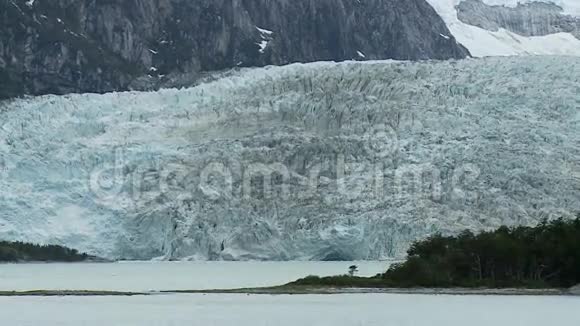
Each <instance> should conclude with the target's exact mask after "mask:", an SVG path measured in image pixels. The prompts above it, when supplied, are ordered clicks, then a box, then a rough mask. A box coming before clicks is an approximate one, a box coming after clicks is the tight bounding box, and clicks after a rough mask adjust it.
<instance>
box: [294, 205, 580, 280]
mask: <svg viewBox="0 0 580 326" xmlns="http://www.w3.org/2000/svg"><path fill="white" fill-rule="evenodd" d="M577 284H580V214H579V215H578V217H577V218H576V219H573V220H569V219H558V220H553V221H548V220H543V221H542V222H540V223H539V224H538V225H537V226H535V227H524V226H520V227H513V228H509V227H505V226H504V227H500V228H499V229H497V230H495V231H488V232H481V233H479V234H474V233H473V232H471V231H464V232H462V233H461V234H459V235H457V236H443V235H440V234H438V235H434V236H432V237H430V238H428V239H426V240H423V241H418V242H415V243H414V244H413V245H412V246H411V248H410V249H409V251H408V258H407V260H406V261H405V262H403V263H400V264H395V265H393V266H391V267H390V268H389V270H388V271H387V272H386V273H384V274H379V275H377V276H375V277H371V278H361V277H350V276H346V275H345V276H338V277H330V278H318V277H308V278H305V279H302V280H299V281H297V282H294V283H291V284H290V285H307V286H341V287H351V286H355V287H396V288H407V287H430V288H454V287H466V288H477V287H486V288H507V287H518V288H568V287H571V286H574V285H577Z"/></svg>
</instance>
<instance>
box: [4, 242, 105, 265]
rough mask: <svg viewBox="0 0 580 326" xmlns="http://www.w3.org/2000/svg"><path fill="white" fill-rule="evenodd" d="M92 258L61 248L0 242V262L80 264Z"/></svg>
mask: <svg viewBox="0 0 580 326" xmlns="http://www.w3.org/2000/svg"><path fill="white" fill-rule="evenodd" d="M94 258H95V257H92V256H89V255H87V254H82V253H79V252H78V251H77V250H75V249H69V248H66V247H61V246H41V245H35V244H30V243H23V242H6V241H0V262H81V261H85V260H89V259H94Z"/></svg>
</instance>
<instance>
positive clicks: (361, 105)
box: [0, 57, 580, 259]
mask: <svg viewBox="0 0 580 326" xmlns="http://www.w3.org/2000/svg"><path fill="white" fill-rule="evenodd" d="M578 85H580V58H572V57H514V58H487V59H468V60H462V61H448V62H438V63H433V62H422V63H396V62H370V63H354V62H350V63H341V64H336V63H313V64H294V65H289V66H284V67H268V68H260V69H246V70H243V71H241V72H236V73H231V75H230V76H226V77H224V78H221V79H218V80H216V81H213V82H210V83H207V84H202V85H199V86H197V87H194V88H190V89H185V90H175V89H168V90H162V91H159V92H151V93H138V92H133V93H109V94H105V95H93V94H84V95H68V96H44V97H36V98H27V99H19V100H14V101H10V102H4V103H2V107H0V239H8V240H26V241H34V242H50V243H56V244H64V245H68V246H72V247H76V248H79V249H81V250H83V251H88V252H90V253H93V254H98V255H103V256H107V257H112V258H140V259H148V258H153V257H159V256H161V257H164V258H173V259H179V258H191V259H248V258H255V259H377V258H384V257H392V256H400V255H402V254H403V253H404V252H405V250H406V249H407V247H408V245H409V243H410V242H411V241H413V240H415V239H417V238H421V237H424V236H426V235H429V234H432V233H434V232H438V231H441V232H444V233H447V232H457V231H459V230H462V229H464V228H471V229H474V230H479V229H485V228H491V227H497V226H499V225H502V224H508V225H513V224H533V223H535V222H536V221H538V220H539V219H541V218H544V217H556V216H570V215H571V214H573V213H574V212H577V211H580V202H579V201H578V198H580V174H579V171H580V165H579V164H580V113H579V111H578V106H579V105H580V97H579V91H578V87H579V86H578Z"/></svg>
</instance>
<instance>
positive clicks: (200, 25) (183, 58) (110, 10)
mask: <svg viewBox="0 0 580 326" xmlns="http://www.w3.org/2000/svg"><path fill="white" fill-rule="evenodd" d="M0 30H1V31H2V32H1V33H0V98H2V97H13V96H18V95H22V94H33V95H38V94H47V93H48V94H63V93H71V92H106V91H112V90H127V89H156V88H159V87H161V86H175V85H178V86H182V85H187V86H191V85H192V84H193V83H194V82H195V81H196V80H197V79H198V78H199V73H200V72H205V71H215V70H222V69H228V68H232V67H239V66H242V67H250V66H265V65H270V64H274V65H279V64H287V63H291V62H312V61H320V60H335V61H343V60H350V59H363V58H362V57H361V56H360V55H358V53H359V52H360V53H364V54H365V57H364V59H367V60H370V59H410V60H418V59H449V58H463V57H466V56H468V54H469V53H468V52H467V51H466V50H465V49H464V48H463V47H462V46H461V45H459V44H458V43H457V42H456V41H455V39H454V38H453V37H451V36H449V35H450V33H449V31H448V29H447V27H446V25H445V23H444V22H443V21H442V20H441V18H440V17H439V16H438V15H437V13H436V12H435V11H434V10H433V8H431V6H429V5H428V4H427V3H426V2H425V0H405V1H400V0H365V1H356V0H146V1H143V0H108V1H95V0H89V1H76V0H50V1H47V0H44V1H28V0H0ZM441 35H446V36H447V37H441Z"/></svg>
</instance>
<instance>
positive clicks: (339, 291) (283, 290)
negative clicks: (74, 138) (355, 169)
mask: <svg viewBox="0 0 580 326" xmlns="http://www.w3.org/2000/svg"><path fill="white" fill-rule="evenodd" d="M173 294H184V295H185V294H191V295H195V294H202V295H204V294H205V295H207V294H239V295H348V294H401V295H455V296H482V295H487V296H578V294H575V293H572V292H571V291H570V290H568V289H515V288H511V289H510V288H506V289H467V288H449V289H433V288H413V289H404V288H318V287H285V286H281V287H269V288H247V289H214V290H163V291H147V292H129V291H95V290H83V291H77V290H36V291H0V297H105V296H117V297H118V296H121V297H133V296H152V295H173Z"/></svg>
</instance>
